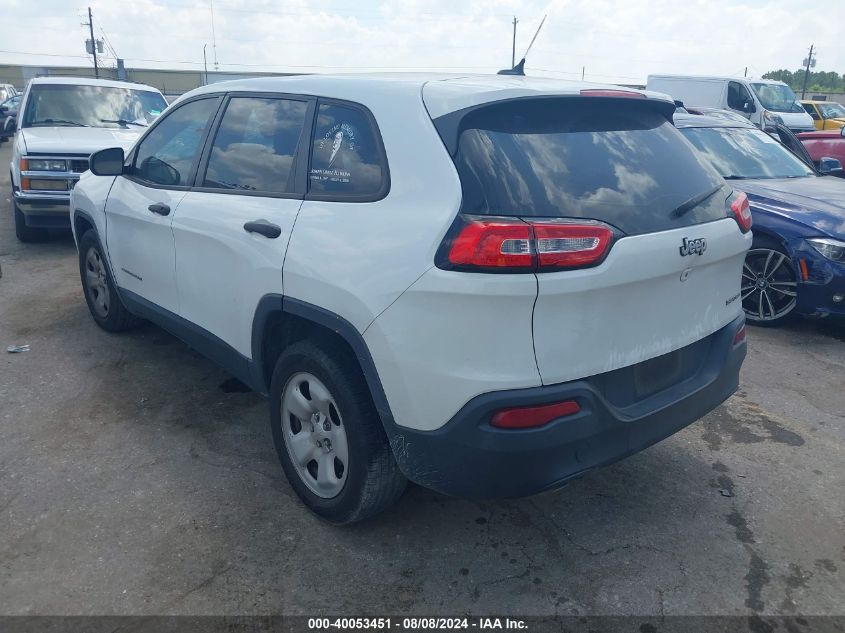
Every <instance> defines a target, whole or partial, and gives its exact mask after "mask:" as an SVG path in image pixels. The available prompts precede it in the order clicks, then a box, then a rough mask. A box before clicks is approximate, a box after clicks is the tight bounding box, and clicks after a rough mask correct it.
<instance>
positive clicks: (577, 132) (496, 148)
mask: <svg viewBox="0 0 845 633" xmlns="http://www.w3.org/2000/svg"><path fill="white" fill-rule="evenodd" d="M447 116H454V115H447ZM445 118H446V117H443V119H445ZM435 123H436V124H437V125H438V129H440V128H443V127H445V126H443V125H441V124H442V123H443V122H442V121H441V120H440V119H438V121H436V122H435ZM457 129H458V131H457V133H458V140H457V149H456V153H455V157H454V160H455V165H456V167H457V169H458V173H459V175H460V178H461V184H462V187H463V203H462V210H463V212H464V213H471V214H486V215H510V216H541V217H569V218H588V219H595V220H601V221H604V222H607V223H609V224H612V225H614V226H616V227H618V228H620V229H621V230H622V231H624V232H626V233H628V234H634V233H647V232H653V231H658V230H663V229H666V228H672V227H678V226H684V225H688V224H695V223H700V222H706V221H710V220H715V219H719V218H722V217H725V213H726V212H725V205H724V202H725V195H712V196H710V197H709V198H707V199H706V200H704V201H703V202H702V203H700V204H698V205H696V206H694V207H693V208H691V209H688V210H686V211H685V212H684V213H682V214H676V213H674V211H675V210H676V209H677V208H678V207H680V206H682V205H684V204H685V203H687V202H689V201H690V200H692V199H695V198H697V197H700V196H702V195H703V194H705V193H708V192H713V191H714V190H715V189H717V188H718V187H719V186H720V185H723V184H724V183H723V181H722V179H721V178H720V177H719V175H718V174H717V173H716V172H715V170H714V169H713V168H712V166H710V165H709V164H708V162H707V161H706V160H705V159H704V158H703V157H702V156H700V155H699V154H698V153H697V152H696V151H695V150H694V149H693V147H692V146H691V145H690V144H689V143H688V142H687V141H686V140H685V139H684V138H683V137H682V136H681V134H680V133H679V132H678V131H677V130H676V129H675V127H674V126H673V125H672V123H671V122H669V121H668V120H667V119H666V117H665V116H664V115H662V114H661V113H659V112H656V111H655V108H654V106H653V105H652V104H649V103H639V102H637V101H634V100H628V99H626V100H624V101H623V100H621V99H617V100H610V99H608V100H603V99H592V98H583V97H580V98H579V97H576V98H554V99H531V100H513V101H508V102H504V103H498V104H494V105H491V106H487V107H484V108H481V109H477V110H473V111H470V112H469V113H468V114H466V115H465V116H464V117H463V118H462V120H461V121H460V124H459V125H458V128H457ZM444 140H446V139H444ZM448 144H449V143H448V141H447V145H448ZM725 194H727V190H726V191H725Z"/></svg>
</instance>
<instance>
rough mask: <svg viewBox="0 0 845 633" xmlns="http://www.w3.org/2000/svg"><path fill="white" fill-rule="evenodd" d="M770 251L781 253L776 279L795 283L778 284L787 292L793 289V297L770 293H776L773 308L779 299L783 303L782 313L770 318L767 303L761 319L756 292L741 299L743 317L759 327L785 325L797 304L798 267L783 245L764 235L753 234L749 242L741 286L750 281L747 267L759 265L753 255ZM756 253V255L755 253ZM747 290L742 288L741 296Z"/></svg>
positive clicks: (792, 315) (776, 305) (757, 255)
mask: <svg viewBox="0 0 845 633" xmlns="http://www.w3.org/2000/svg"><path fill="white" fill-rule="evenodd" d="M766 250H768V251H772V252H774V253H776V254H780V255H783V257H784V260H783V263H782V264H781V266H780V267H779V269H778V271H777V273H778V279H779V280H780V283H781V284H783V283H793V282H794V283H795V285H794V286H784V285H780V286H779V287H780V288H781V289H782V290H786V291H788V292H792V291H794V292H795V293H796V294H795V297H793V298H790V297H787V296H786V295H781V294H780V293H778V292H775V293H771V295H772V296H773V297H775V295H777V297H776V298H775V301H774V306H775V308H778V307H779V305H778V303H777V302H778V300H780V301H781V302H782V304H783V308H784V309H783V311H782V313H780V314H778V316H776V317H774V318H770V317H769V316H768V315H767V308H768V307H769V306H768V303H767V304H766V305H765V307H764V318H763V319H761V318H760V315H759V306H760V304H759V302H758V301H755V300H756V299H757V298H758V295H757V293H756V292H755V293H754V294H752V295H751V296H749V297H747V298H745V299H743V303H742V306H743V310H744V312H745V318H746V320H747V321H748V323H749V324H751V325H756V326H760V327H780V326H782V325H785V324H786V323H788V322H789V321H790V320H792V319H793V318H794V317H795V306H796V305H797V293H798V292H799V286H798V283H799V282H798V280H799V273H798V267H797V266H796V265H795V262H793V261H792V259H791V258H790V257H789V253H787V251H786V249H785V248H784V247H783V245H782V244H780V243H779V242H777V241H776V240H774V239H772V238H770V237H767V236H765V235H760V236H755V237H754V241H753V242H752V244H751V249H750V250H749V251H748V254H747V255H746V257H745V265H744V266H743V277H742V286H743V287H745V286H746V284H748V283H749V282H750V280H749V279H748V277H747V275H749V274H751V271H749V270H748V267H751V268H752V269H756V268H758V267H759V261H756V260H754V259H753V258H754V257H763V256H762V255H761V254H760V253H761V252H762V251H766ZM755 254H756V255H755ZM746 292H747V291H746V290H743V296H744V295H745V293H746Z"/></svg>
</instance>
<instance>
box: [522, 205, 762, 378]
mask: <svg viewBox="0 0 845 633" xmlns="http://www.w3.org/2000/svg"><path fill="white" fill-rule="evenodd" d="M685 237H686V238H704V239H706V240H707V249H706V251H705V252H704V254H702V255H690V256H687V257H681V256H680V253H679V249H680V247H681V243H682V239H683V238H685ZM750 244H751V233H746V234H743V233H741V232H740V231H739V228H738V227H737V223H736V221H735V220H733V219H731V218H726V219H724V220H719V221H716V222H708V223H706V224H697V225H693V226H688V227H683V228H679V229H673V230H669V231H661V232H659V233H649V234H646V235H637V236H632V237H625V238H623V239H621V240H619V241H618V242H617V243H616V244H614V245H613V247H612V248H611V251H610V253H609V254H608V256H607V259H605V261H604V262H602V263H601V265H599V266H597V267H595V268H586V269H584V270H573V271H568V272H559V273H540V274H538V275H537V280H538V296H537V305H536V307H535V308H534V347H535V350H536V353H537V366H538V367H539V369H540V374H541V376H542V378H543V384H553V383H559V382H565V381H568V380H575V379H578V378H585V377H588V376H593V375H595V374H600V373H603V372H607V371H612V370H614V369H619V368H621V367H627V366H629V365H633V364H635V363H639V362H642V361H644V360H648V359H649V358H654V357H656V356H660V355H662V354H666V353H668V352H671V351H673V350H676V349H679V348H681V347H684V346H686V345H689V344H690V343H693V342H695V341H697V340H699V339H702V338H704V337H705V336H708V335H710V334H712V333H713V332H715V331H716V330H718V329H720V328H722V327H724V326H725V325H727V324H728V323H730V322H731V321H733V320H734V319H735V318H737V317H738V316H739V315H741V314H742V302H741V301H740V300H739V296H738V293H739V286H740V278H741V272H742V263H743V261H745V252H746V251H747V250H748V248H749V246H750ZM684 271H688V277H687V278H686V280H685V281H681V276H682V273H683V272H684ZM731 299H733V300H732V301H729V300H731Z"/></svg>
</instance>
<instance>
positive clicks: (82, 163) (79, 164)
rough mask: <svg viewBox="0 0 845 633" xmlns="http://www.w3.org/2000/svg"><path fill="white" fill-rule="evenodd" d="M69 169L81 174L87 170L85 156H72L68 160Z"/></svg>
mask: <svg viewBox="0 0 845 633" xmlns="http://www.w3.org/2000/svg"><path fill="white" fill-rule="evenodd" d="M68 162H69V163H70V170H71V171H72V172H73V173H75V174H81V173H82V172H83V171H88V159H87V158H72V159H70V161H68Z"/></svg>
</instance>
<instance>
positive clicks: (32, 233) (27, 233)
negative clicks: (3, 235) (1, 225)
mask: <svg viewBox="0 0 845 633" xmlns="http://www.w3.org/2000/svg"><path fill="white" fill-rule="evenodd" d="M12 208H13V209H14V212H15V235H17V237H18V239H19V240H20V241H21V242H43V241H44V240H46V239H47V229H35V228H32V227H31V226H27V225H26V216H24V214H23V211H21V210H20V209H19V208H18V204H17V202H15V201H14V200H13V201H12Z"/></svg>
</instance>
